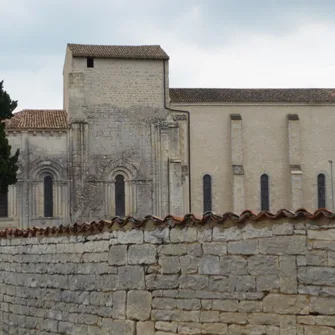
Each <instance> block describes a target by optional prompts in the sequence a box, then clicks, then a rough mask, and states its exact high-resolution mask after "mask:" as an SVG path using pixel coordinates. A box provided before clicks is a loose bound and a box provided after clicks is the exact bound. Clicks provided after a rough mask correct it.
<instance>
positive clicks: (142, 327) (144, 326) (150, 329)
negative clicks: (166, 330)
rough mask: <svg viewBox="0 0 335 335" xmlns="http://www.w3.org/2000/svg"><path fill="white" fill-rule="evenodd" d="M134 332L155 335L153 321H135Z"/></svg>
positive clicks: (142, 334)
mask: <svg viewBox="0 0 335 335" xmlns="http://www.w3.org/2000/svg"><path fill="white" fill-rule="evenodd" d="M136 334H141V335H155V323H154V322H153V321H146V322H137V324H136Z"/></svg>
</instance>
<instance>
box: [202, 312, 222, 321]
mask: <svg viewBox="0 0 335 335" xmlns="http://www.w3.org/2000/svg"><path fill="white" fill-rule="evenodd" d="M219 321H220V312H218V311H200V322H219Z"/></svg>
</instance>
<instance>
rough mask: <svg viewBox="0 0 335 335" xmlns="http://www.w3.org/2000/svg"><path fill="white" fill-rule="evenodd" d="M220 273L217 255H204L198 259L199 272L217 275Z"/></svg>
mask: <svg viewBox="0 0 335 335" xmlns="http://www.w3.org/2000/svg"><path fill="white" fill-rule="evenodd" d="M220 273H221V266H220V259H219V257H218V256H204V257H202V258H201V259H200V263H199V274H205V275H219V274H220Z"/></svg>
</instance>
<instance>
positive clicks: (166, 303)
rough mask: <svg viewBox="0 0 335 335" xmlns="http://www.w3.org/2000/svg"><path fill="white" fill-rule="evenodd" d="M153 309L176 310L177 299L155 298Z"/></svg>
mask: <svg viewBox="0 0 335 335" xmlns="http://www.w3.org/2000/svg"><path fill="white" fill-rule="evenodd" d="M152 308H153V309H168V310H170V309H176V308H177V299H174V298H154V299H153V301H152Z"/></svg>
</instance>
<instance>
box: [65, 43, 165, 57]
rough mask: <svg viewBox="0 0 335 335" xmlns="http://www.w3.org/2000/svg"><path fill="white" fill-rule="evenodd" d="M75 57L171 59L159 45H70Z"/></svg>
mask: <svg viewBox="0 0 335 335" xmlns="http://www.w3.org/2000/svg"><path fill="white" fill-rule="evenodd" d="M68 47H69V48H70V50H71V51H72V55H73V56H74V57H97V58H126V59H169V56H168V55H167V54H166V52H165V51H164V50H163V49H162V48H161V47H160V46H159V45H136V46H134V45H88V44H72V43H70V44H68Z"/></svg>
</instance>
